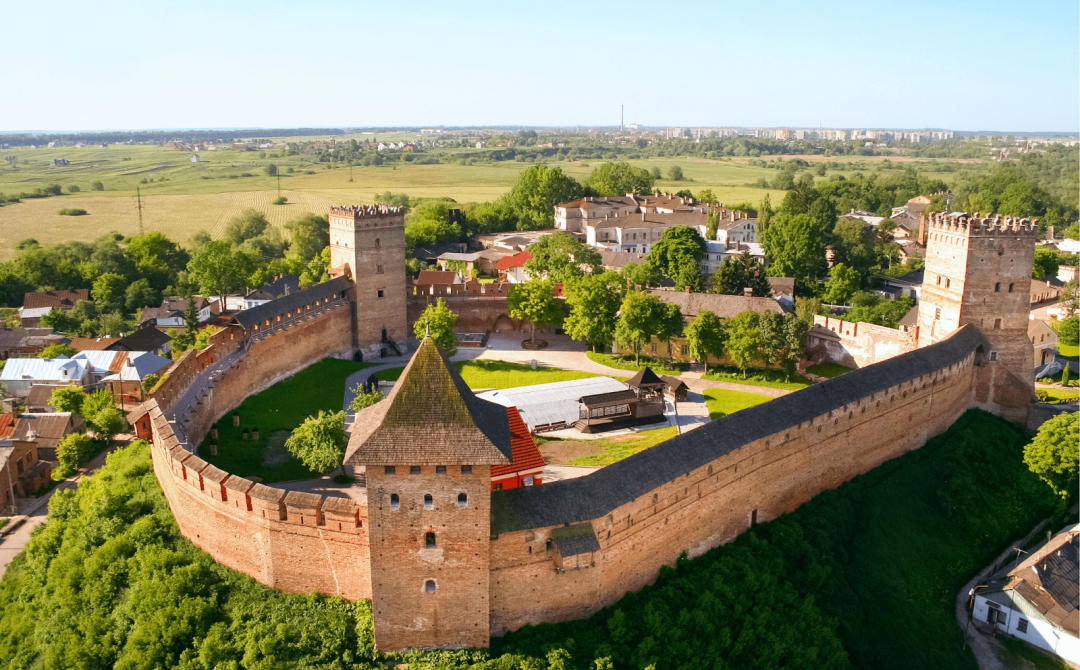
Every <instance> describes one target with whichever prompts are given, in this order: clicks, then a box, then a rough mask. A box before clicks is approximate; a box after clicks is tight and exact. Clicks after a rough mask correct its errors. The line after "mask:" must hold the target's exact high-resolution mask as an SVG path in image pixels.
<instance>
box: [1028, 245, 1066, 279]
mask: <svg viewBox="0 0 1080 670" xmlns="http://www.w3.org/2000/svg"><path fill="white" fill-rule="evenodd" d="M1060 265H1061V259H1060V256H1058V253H1057V252H1056V251H1054V250H1053V249H1049V248H1047V247H1039V246H1037V247H1035V263H1034V265H1033V266H1032V268H1031V278H1032V279H1042V278H1044V277H1054V276H1057V273H1058V267H1060Z"/></svg>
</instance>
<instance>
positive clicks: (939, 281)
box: [937, 275, 941, 286]
mask: <svg viewBox="0 0 1080 670" xmlns="http://www.w3.org/2000/svg"><path fill="white" fill-rule="evenodd" d="M937 283H938V286H941V275H938V276H937Z"/></svg>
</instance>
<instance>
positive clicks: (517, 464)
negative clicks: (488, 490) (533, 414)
mask: <svg viewBox="0 0 1080 670" xmlns="http://www.w3.org/2000/svg"><path fill="white" fill-rule="evenodd" d="M506 417H507V419H509V421H510V449H511V451H512V453H513V460H512V461H510V465H493V466H491V478H492V479H495V478H496V477H505V476H506V475H511V474H514V473H515V472H522V471H524V470H535V469H536V468H542V467H544V466H545V465H547V463H546V462H545V461H544V457H543V456H542V455H541V454H540V449H538V448H537V447H536V442H533V438H532V433H530V432H529V427H528V426H527V425H526V424H525V420H524V419H522V418H521V414H519V413H518V411H517V408H516V407H507V408H506Z"/></svg>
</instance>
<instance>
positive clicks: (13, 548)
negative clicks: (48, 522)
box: [0, 433, 135, 576]
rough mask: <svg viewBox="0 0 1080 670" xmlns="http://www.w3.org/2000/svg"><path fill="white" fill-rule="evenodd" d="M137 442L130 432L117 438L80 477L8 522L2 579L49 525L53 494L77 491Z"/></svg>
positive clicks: (2, 533) (1, 539)
mask: <svg viewBox="0 0 1080 670" xmlns="http://www.w3.org/2000/svg"><path fill="white" fill-rule="evenodd" d="M134 439H135V436H134V435H132V434H130V433H124V434H121V435H117V436H116V438H114V441H113V444H112V446H110V447H109V448H108V449H107V450H105V451H104V452H102V453H101V454H98V456H97V457H96V458H94V459H93V460H92V461H90V462H89V463H87V464H86V465H85V466H83V467H81V468H79V472H78V474H75V475H72V476H71V477H68V478H67V479H65V480H64V481H62V482H60V484H58V485H57V486H56V488H54V489H53V490H52V491H49V492H48V493H47V494H45V495H43V496H41V497H40V498H33V499H32V502H30V504H29V506H28V507H26V508H24V509H22V510H21V513H20V514H18V515H16V516H14V517H11V519H9V520H8V522H7V524H6V525H5V526H4V527H3V529H0V576H3V574H4V572H5V571H6V570H7V566H8V565H9V564H10V563H11V561H12V560H14V559H15V556H17V555H18V554H19V552H21V551H22V550H23V548H25V547H26V543H27V542H29V541H30V533H31V532H32V531H33V530H34V529H35V528H37V527H38V526H40V525H41V524H43V523H45V518H46V516H47V515H48V513H49V500H50V499H52V497H53V494H54V493H56V492H57V491H63V490H71V489H74V488H75V487H76V486H78V485H79V482H81V481H82V480H83V478H84V477H89V476H90V475H92V474H93V473H94V472H96V471H97V469H98V468H100V467H101V466H102V465H105V457H106V456H107V455H108V454H110V453H112V452H113V451H115V450H116V449H118V448H120V447H122V446H126V445H128V444H129V443H131V441H133V440H134Z"/></svg>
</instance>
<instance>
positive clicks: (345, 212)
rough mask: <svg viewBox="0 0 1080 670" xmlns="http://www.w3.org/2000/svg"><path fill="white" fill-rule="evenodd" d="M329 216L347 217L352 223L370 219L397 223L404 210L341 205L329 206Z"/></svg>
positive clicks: (403, 214) (379, 206)
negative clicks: (389, 220)
mask: <svg viewBox="0 0 1080 670" xmlns="http://www.w3.org/2000/svg"><path fill="white" fill-rule="evenodd" d="M330 216H339V217H340V216H347V217H349V218H351V219H353V220H354V221H360V220H371V219H392V220H395V221H399V220H401V219H402V217H404V216H405V210H403V209H402V208H400V207H387V206H385V205H343V206H340V207H338V206H331V207H330Z"/></svg>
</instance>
